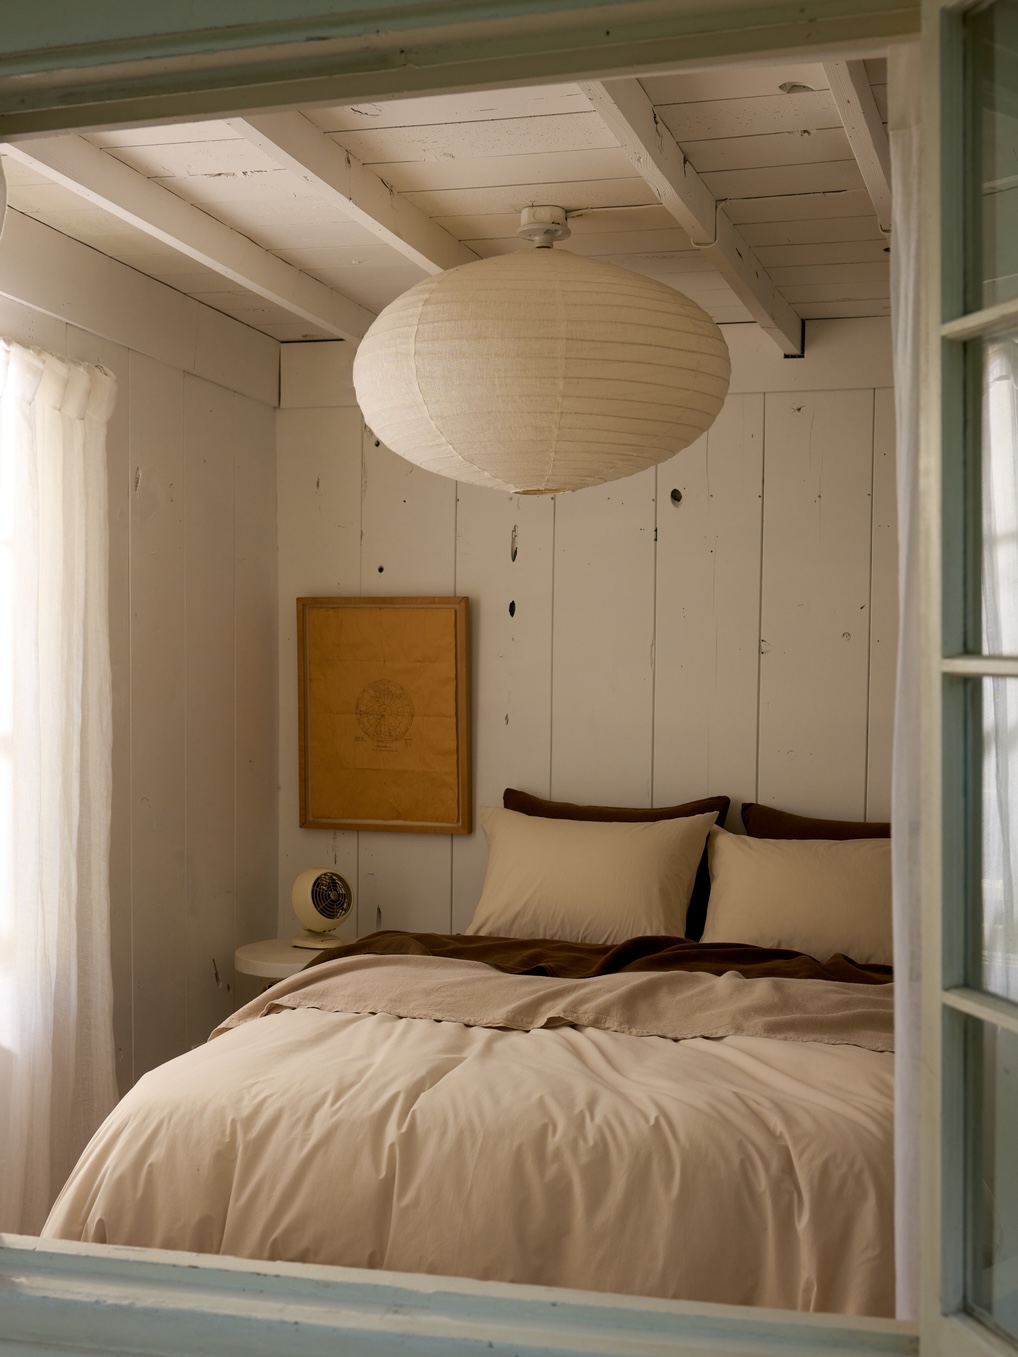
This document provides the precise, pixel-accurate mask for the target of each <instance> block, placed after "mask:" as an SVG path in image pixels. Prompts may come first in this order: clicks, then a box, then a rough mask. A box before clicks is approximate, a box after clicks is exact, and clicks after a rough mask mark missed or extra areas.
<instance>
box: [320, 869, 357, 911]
mask: <svg viewBox="0 0 1018 1357" xmlns="http://www.w3.org/2000/svg"><path fill="white" fill-rule="evenodd" d="M311 903H312V905H314V907H315V912H316V913H317V914H320V915H321V916H322V918H323V919H330V920H334V919H342V918H343V916H344V915H346V914H348V913H349V912H350V903H351V892H350V887H349V885H348V884H347V881H346V879H345V878H344V877H341V876H340V875H339V873H338V872H322V873H321V875H319V876H316V877H315V879H314V881H313V882H312V883H311Z"/></svg>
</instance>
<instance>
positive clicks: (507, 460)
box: [353, 249, 731, 494]
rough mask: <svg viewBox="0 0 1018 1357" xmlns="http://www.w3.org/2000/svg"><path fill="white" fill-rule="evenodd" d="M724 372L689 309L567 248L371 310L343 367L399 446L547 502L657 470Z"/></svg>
mask: <svg viewBox="0 0 1018 1357" xmlns="http://www.w3.org/2000/svg"><path fill="white" fill-rule="evenodd" d="M730 372H731V365H730V362H729V357H728V348H727V346H726V344H725V341H724V338H723V337H722V334H721V331H720V330H719V329H718V327H717V326H716V325H715V324H714V322H713V321H712V320H711V318H710V316H708V315H707V313H706V311H704V310H702V309H701V308H700V307H699V306H697V305H696V303H695V302H692V301H690V300H689V298H688V297H684V296H683V295H682V294H681V293H679V292H676V291H674V289H672V288H670V287H666V286H665V285H664V284H663V283H659V282H656V281H655V280H654V279H652V278H644V277H642V276H641V275H640V274H637V273H632V272H630V271H629V270H628V269H622V268H619V267H617V266H616V265H614V264H606V263H604V262H602V261H600V260H596V259H586V258H584V257H583V256H581V255H577V254H571V253H569V252H567V251H565V250H552V249H533V250H525V251H522V252H520V253H516V254H509V255H500V256H497V257H496V258H493V259H482V260H478V261H477V263H473V264H462V265H460V267H458V268H455V269H449V270H448V271H447V272H445V273H440V274H437V275H436V276H435V277H433V278H428V279H426V280H425V281H424V282H423V283H418V284H417V285H416V287H412V288H410V290H409V291H408V292H405V293H403V295H402V296H401V297H398V298H397V299H396V300H395V301H394V302H392V303H391V305H389V306H387V307H386V308H385V310H384V311H383V312H382V313H381V315H379V316H378V317H377V318H376V319H375V321H374V323H373V324H372V326H371V328H370V329H369V330H368V332H367V334H366V335H365V336H364V338H363V339H362V340H361V343H360V347H359V348H358V350H357V355H356V358H355V360H354V366H353V380H354V387H355V389H356V392H357V400H358V402H359V403H360V407H361V410H362V412H363V414H364V418H365V420H366V421H367V423H368V425H369V427H370V428H371V429H372V430H373V432H374V434H375V437H376V438H378V439H380V440H381V441H382V442H383V443H384V444H385V445H386V446H387V447H389V448H391V449H392V450H393V452H397V453H399V454H400V456H401V457H406V458H407V459H408V460H409V461H411V462H414V463H415V464H416V465H418V466H421V467H425V468H426V469H427V470H428V471H435V472H437V473H438V474H439V475H441V476H451V477H453V478H454V479H455V480H458V481H467V482H469V483H471V484H473V485H487V486H492V487H494V488H496V489H500V490H509V491H519V492H522V493H525V494H553V493H555V492H556V491H561V490H578V489H580V488H581V487H583V486H587V485H599V484H601V483H602V482H603V481H611V480H617V479H618V478H619V477H621V476H631V475H632V474H633V473H634V472H637V471H642V470H643V469H644V467H648V466H653V465H654V464H655V463H657V462H663V461H666V460H667V459H668V458H669V457H672V456H674V455H675V453H677V452H681V450H682V449H683V448H685V447H687V446H688V445H689V444H690V443H692V442H693V440H694V439H696V438H698V437H699V436H700V435H701V434H702V433H703V432H704V431H705V430H706V429H707V428H709V426H710V425H711V424H712V423H713V421H714V418H715V416H716V415H717V413H718V411H719V410H720V409H721V405H722V402H723V401H724V399H725V395H726V393H727V391H728V381H729V376H730Z"/></svg>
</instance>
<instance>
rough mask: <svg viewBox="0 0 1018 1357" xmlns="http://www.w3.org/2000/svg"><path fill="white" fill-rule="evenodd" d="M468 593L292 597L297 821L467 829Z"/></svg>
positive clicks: (324, 825) (430, 830)
mask: <svg viewBox="0 0 1018 1357" xmlns="http://www.w3.org/2000/svg"><path fill="white" fill-rule="evenodd" d="M468 625H469V608H468V600H467V599H465V598H299V599H298V600H297V673H298V679H297V710H298V722H299V727H300V733H299V749H300V823H301V825H302V827H304V828H307V829H387V830H395V831H403V832H407V831H412V832H416V833H423V834H469V833H470V829H471V822H470V807H471V797H470V766H471V759H470V710H469V702H470V683H469V674H468V657H469V641H468Z"/></svg>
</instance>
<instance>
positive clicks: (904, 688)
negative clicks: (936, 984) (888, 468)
mask: <svg viewBox="0 0 1018 1357" xmlns="http://www.w3.org/2000/svg"><path fill="white" fill-rule="evenodd" d="M887 84H888V97H889V109H888V132H889V135H890V141H891V188H892V194H893V207H892V231H891V332H892V338H893V346H894V404H895V424H896V434H897V480H898V603H899V632H898V679H897V691H896V694H895V705H894V774H893V783H892V791H891V821H892V825H893V833H894V837H893V840H892V845H891V852H892V863H893V874H894V980H895V1014H894V1025H895V1049H896V1055H895V1125H894V1149H895V1179H894V1181H895V1204H894V1206H895V1266H896V1278H897V1312H898V1315H899V1317H900V1318H902V1319H914V1318H915V1317H916V1315H917V1314H918V1312H919V1163H918V1158H919V1157H918V1155H917V1154H916V1145H917V1144H918V1140H919V1078H920V1069H919V1030H920V1006H919V997H920V996H919V973H920V935H919V923H920V897H919V750H920V732H919V664H920V636H919V599H918V588H919V511H918V490H919V487H918V482H917V468H918V461H919V292H920V279H919V203H920V194H919V181H920V160H919V130H920V129H919V121H920V119H919V100H920V76H919V48H918V44H914V43H910V44H907V45H904V46H901V47H892V48H891V49H890V52H889V55H888V63H887Z"/></svg>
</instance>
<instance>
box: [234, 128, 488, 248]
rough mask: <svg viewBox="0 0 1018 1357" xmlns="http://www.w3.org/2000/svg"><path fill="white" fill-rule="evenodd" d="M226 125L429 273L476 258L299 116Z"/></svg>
mask: <svg viewBox="0 0 1018 1357" xmlns="http://www.w3.org/2000/svg"><path fill="white" fill-rule="evenodd" d="M229 125H230V127H232V128H234V129H235V130H236V131H238V132H240V134H241V135H242V136H244V137H247V139H248V140H249V141H251V142H253V143H254V144H255V145H256V146H258V147H259V148H260V149H261V150H262V151H264V152H265V154H266V155H269V156H271V157H272V159H273V160H275V161H276V162H277V164H279V165H282V166H283V167H284V168H286V169H288V170H290V171H291V172H292V173H293V174H296V175H299V176H300V178H301V179H303V180H304V182H305V183H307V184H311V185H312V186H313V187H314V188H316V189H318V190H319V191H320V192H322V193H323V194H325V195H327V196H329V197H331V198H332V199H333V200H334V201H335V200H338V201H339V202H340V203H341V205H342V209H343V211H344V212H345V213H347V214H348V215H349V216H350V217H352V218H353V219H354V221H356V222H359V223H360V225H362V226H364V227H365V228H366V229H367V230H369V231H371V232H372V233H373V234H374V235H375V236H377V237H378V239H379V240H380V241H383V242H384V243H385V244H386V245H389V246H391V247H392V248H393V249H394V250H398V251H399V252H400V254H402V255H404V256H405V257H406V258H407V259H410V260H412V261H413V262H414V263H415V264H417V265H419V266H420V267H421V268H422V269H426V270H427V271H428V273H441V272H442V271H443V270H444V269H451V268H455V267H456V265H457V264H469V263H471V262H472V261H474V260H475V259H477V255H476V254H475V253H474V251H473V250H471V249H468V247H467V246H466V245H463V244H461V243H460V241H458V240H457V239H456V237H455V236H453V235H450V234H449V232H448V231H446V230H445V229H444V228H443V227H441V226H438V225H436V223H435V222H433V221H432V220H431V219H430V218H429V217H427V216H425V214H424V213H423V212H422V211H421V209H420V208H419V207H415V206H414V205H413V203H408V202H407V201H406V199H405V198H402V197H401V196H400V195H399V194H398V193H397V192H395V190H393V189H390V188H389V186H388V185H387V184H385V183H383V182H382V180H381V179H380V178H379V177H378V175H377V174H373V173H372V172H371V170H368V169H365V167H364V166H363V165H362V164H361V163H360V161H358V160H356V159H354V157H353V156H352V155H350V154H349V152H347V151H345V150H344V149H343V147H342V146H340V145H339V144H338V143H337V142H335V141H333V139H332V137H330V136H329V135H328V134H327V133H325V132H322V131H320V129H319V128H317V127H316V126H315V124H314V123H313V122H311V121H310V119H308V118H305V117H304V115H303V114H302V113H265V114H260V115H257V116H254V117H250V118H234V119H231V120H230V123H229Z"/></svg>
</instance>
